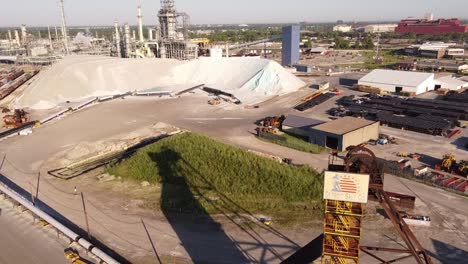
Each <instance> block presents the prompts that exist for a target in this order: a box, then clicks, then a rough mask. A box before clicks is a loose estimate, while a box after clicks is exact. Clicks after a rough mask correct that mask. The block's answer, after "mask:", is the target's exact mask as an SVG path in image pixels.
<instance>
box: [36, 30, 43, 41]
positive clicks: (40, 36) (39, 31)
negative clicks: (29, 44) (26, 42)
mask: <svg viewBox="0 0 468 264" xmlns="http://www.w3.org/2000/svg"><path fill="white" fill-rule="evenodd" d="M37 32H38V33H39V38H40V39H41V38H42V35H41V30H38V31H37Z"/></svg>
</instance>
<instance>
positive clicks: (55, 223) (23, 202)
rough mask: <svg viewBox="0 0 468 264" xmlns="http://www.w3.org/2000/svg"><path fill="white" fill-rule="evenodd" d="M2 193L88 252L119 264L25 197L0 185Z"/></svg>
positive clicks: (108, 261)
mask: <svg viewBox="0 0 468 264" xmlns="http://www.w3.org/2000/svg"><path fill="white" fill-rule="evenodd" d="M0 191H1V192H3V193H4V194H6V195H8V196H9V197H10V198H12V199H13V200H15V201H16V202H18V203H20V204H21V205H22V206H24V207H25V208H27V209H28V210H29V211H31V212H33V213H34V214H35V215H36V216H38V217H40V218H41V219H43V220H44V221H46V222H47V223H49V224H50V225H52V226H53V227H54V228H56V229H57V230H59V231H60V232H62V234H64V235H66V236H67V237H68V238H69V239H71V240H73V241H76V242H78V244H80V245H81V246H83V247H85V248H86V249H88V250H91V252H92V253H93V254H94V255H96V256H97V257H98V258H99V259H101V260H102V261H104V262H106V263H108V264H119V262H118V261H117V260H115V259H113V258H112V257H111V256H109V255H108V254H106V253H105V252H104V251H102V250H100V249H99V248H97V247H95V246H94V245H93V244H91V243H90V242H88V241H87V240H86V239H84V238H81V237H80V235H78V234H77V233H75V232H73V231H72V230H70V229H69V228H68V227H66V226H65V225H63V224H62V223H60V222H59V221H57V220H55V219H54V218H53V217H52V216H50V215H48V214H47V213H45V212H44V211H42V210H40V209H39V208H37V207H35V206H34V205H33V204H32V203H31V202H30V201H28V200H27V199H25V198H24V197H23V196H21V195H19V194H18V193H17V192H15V191H13V190H11V189H10V188H8V187H7V186H4V184H0Z"/></svg>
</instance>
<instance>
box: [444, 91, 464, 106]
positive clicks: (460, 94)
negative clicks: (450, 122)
mask: <svg viewBox="0 0 468 264" xmlns="http://www.w3.org/2000/svg"><path fill="white" fill-rule="evenodd" d="M444 100H445V101H450V102H458V103H465V104H468V89H464V90H463V91H450V92H449V93H447V95H445V96H444Z"/></svg>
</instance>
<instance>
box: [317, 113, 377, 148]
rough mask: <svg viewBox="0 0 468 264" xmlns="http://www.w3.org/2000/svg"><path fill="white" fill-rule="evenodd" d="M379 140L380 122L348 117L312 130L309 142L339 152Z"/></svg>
mask: <svg viewBox="0 0 468 264" xmlns="http://www.w3.org/2000/svg"><path fill="white" fill-rule="evenodd" d="M378 138H379V122H377V121H370V120H366V119H362V118H356V117H350V116H346V117H343V118H340V119H337V120H334V121H331V122H328V123H325V124H321V125H318V126H315V127H313V128H311V131H310V133H309V141H310V142H311V143H314V144H317V145H320V146H326V147H328V148H331V149H337V150H339V151H344V150H346V148H347V147H349V146H356V145H359V144H361V143H364V142H367V141H369V140H371V139H372V140H377V139H378Z"/></svg>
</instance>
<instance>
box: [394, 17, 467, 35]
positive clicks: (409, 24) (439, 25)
mask: <svg viewBox="0 0 468 264" xmlns="http://www.w3.org/2000/svg"><path fill="white" fill-rule="evenodd" d="M465 32H468V26H467V25H462V24H461V22H460V20H458V19H457V18H452V19H437V20H427V19H405V20H402V21H401V22H400V23H399V24H398V27H396V28H395V33H397V34H404V33H416V34H444V33H465Z"/></svg>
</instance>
